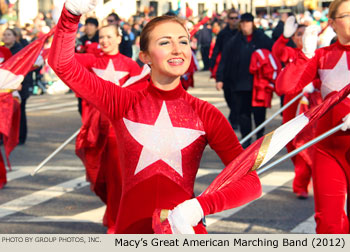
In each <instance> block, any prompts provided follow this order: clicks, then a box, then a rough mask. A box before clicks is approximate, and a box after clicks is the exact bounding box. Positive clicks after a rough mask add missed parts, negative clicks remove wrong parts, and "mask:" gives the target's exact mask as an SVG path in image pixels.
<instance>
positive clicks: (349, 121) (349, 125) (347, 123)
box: [341, 113, 350, 131]
mask: <svg viewBox="0 0 350 252" xmlns="http://www.w3.org/2000/svg"><path fill="white" fill-rule="evenodd" d="M343 122H344V125H343V126H342V127H341V130H342V131H347V130H348V129H350V113H349V114H347V115H346V116H345V117H344V118H343Z"/></svg>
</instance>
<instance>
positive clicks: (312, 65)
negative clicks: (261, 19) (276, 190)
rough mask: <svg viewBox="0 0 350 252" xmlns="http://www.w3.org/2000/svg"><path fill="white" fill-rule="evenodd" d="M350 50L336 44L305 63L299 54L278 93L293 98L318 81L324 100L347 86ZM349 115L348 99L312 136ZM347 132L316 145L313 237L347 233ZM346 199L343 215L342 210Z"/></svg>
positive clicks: (283, 75)
mask: <svg viewBox="0 0 350 252" xmlns="http://www.w3.org/2000/svg"><path fill="white" fill-rule="evenodd" d="M349 63H350V46H344V45H342V44H340V43H339V41H337V42H335V43H334V44H332V45H330V46H328V47H324V48H320V49H318V50H316V52H315V56H314V57H313V58H311V59H308V58H307V57H306V56H305V55H304V54H302V53H300V54H299V55H298V58H297V59H296V60H295V61H294V62H293V63H290V64H289V65H288V66H287V67H286V69H284V70H283V71H282V72H281V74H280V76H279V77H278V79H277V85H276V89H277V90H278V92H279V93H285V94H290V95H294V94H296V93H297V92H299V91H300V90H301V89H302V88H303V87H304V86H305V85H307V84H308V83H310V82H311V81H313V80H314V79H317V78H319V79H320V81H321V84H320V90H321V94H322V98H323V99H325V98H326V97H327V96H329V95H331V94H332V93H333V92H335V91H339V90H340V89H341V88H343V87H345V86H346V85H348V84H349V83H350V70H349V65H350V64H349ZM349 112H350V97H347V98H346V99H345V100H343V101H342V102H341V103H339V104H338V105H336V106H335V107H334V108H333V109H332V110H330V111H329V112H328V113H327V114H325V116H324V117H323V118H321V119H320V120H319V121H318V122H317V125H316V133H317V135H320V134H321V133H324V132H325V131H327V130H329V129H331V128H333V127H335V126H336V125H339V124H340V123H341V122H342V118H343V117H344V116H345V115H347V114H348V113H349ZM349 157H350V132H349V131H338V132H336V133H335V134H333V135H331V136H329V137H328V138H326V139H324V140H322V141H321V142H319V143H317V144H316V147H315V153H314V158H313V166H312V179H313V182H314V183H313V184H314V199H315V220H316V224H317V226H316V232H317V233H337V234H340V233H349V232H350V231H349V206H350V204H349V203H350V197H349V191H350V159H349ZM346 195H348V197H347V200H348V201H347V214H346V212H345V211H344V206H345V202H346Z"/></svg>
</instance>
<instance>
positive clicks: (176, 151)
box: [123, 101, 205, 176]
mask: <svg viewBox="0 0 350 252" xmlns="http://www.w3.org/2000/svg"><path fill="white" fill-rule="evenodd" d="M123 120H124V123H125V126H126V128H127V129H128V131H129V133H130V134H131V136H132V137H133V138H134V139H135V140H136V141H137V142H138V143H139V144H141V145H142V146H143V148H142V151H141V154H140V158H139V161H138V163H137V166H136V169H135V173H134V174H135V175H136V174H137V173H139V172H140V171H142V170H143V169H145V168H146V167H148V166H149V165H151V164H153V163H155V162H157V161H158V160H162V161H163V162H165V163H166V164H168V165H169V166H170V167H171V168H173V169H174V170H175V171H176V172H177V173H179V174H180V175H181V176H183V172H182V154H181V150H182V149H184V148H185V147H187V146H189V145H190V144H191V143H193V142H194V141H195V140H196V139H197V138H198V137H200V136H201V135H204V134H205V132H204V131H200V130H194V129H188V128H180V127H174V126H173V125H172V123H171V120H170V117H169V113H168V110H167V107H166V104H165V101H163V104H162V108H161V110H160V112H159V115H158V118H157V120H156V122H155V124H154V125H148V124H143V123H137V122H132V121H130V120H128V119H126V118H123Z"/></svg>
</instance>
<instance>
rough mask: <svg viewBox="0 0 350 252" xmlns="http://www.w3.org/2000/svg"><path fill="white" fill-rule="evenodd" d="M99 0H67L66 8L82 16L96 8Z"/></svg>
mask: <svg viewBox="0 0 350 252" xmlns="http://www.w3.org/2000/svg"><path fill="white" fill-rule="evenodd" d="M98 2H99V0H67V1H66V5H65V6H66V9H67V10H68V11H69V12H70V13H72V14H73V15H76V16H80V15H82V14H84V13H88V12H90V11H92V10H93V9H95V7H96V5H97V3H98Z"/></svg>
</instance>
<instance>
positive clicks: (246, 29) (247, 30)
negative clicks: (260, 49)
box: [239, 21, 253, 36]
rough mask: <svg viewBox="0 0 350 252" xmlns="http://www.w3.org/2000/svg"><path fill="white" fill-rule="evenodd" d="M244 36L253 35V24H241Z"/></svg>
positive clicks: (243, 22) (249, 22) (247, 22)
mask: <svg viewBox="0 0 350 252" xmlns="http://www.w3.org/2000/svg"><path fill="white" fill-rule="evenodd" d="M239 25H240V26H241V31H242V33H243V35H245V36H249V35H252V34H253V22H251V21H241V22H240V24H239Z"/></svg>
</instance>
